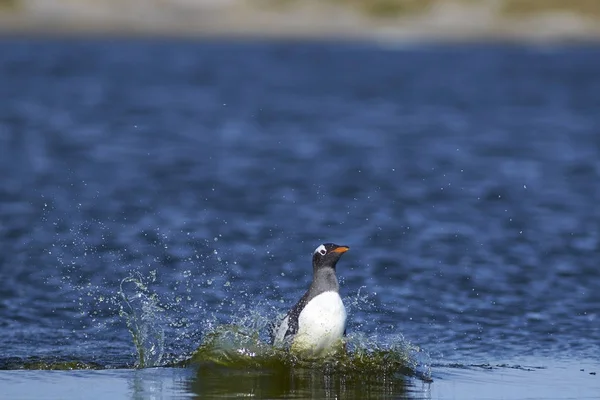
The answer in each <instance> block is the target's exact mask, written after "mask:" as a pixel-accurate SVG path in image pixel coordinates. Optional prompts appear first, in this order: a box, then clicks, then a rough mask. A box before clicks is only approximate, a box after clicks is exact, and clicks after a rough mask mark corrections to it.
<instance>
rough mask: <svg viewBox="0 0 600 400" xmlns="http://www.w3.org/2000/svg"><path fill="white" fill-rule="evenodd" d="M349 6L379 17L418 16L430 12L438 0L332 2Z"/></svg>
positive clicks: (354, 0) (345, 0)
mask: <svg viewBox="0 0 600 400" xmlns="http://www.w3.org/2000/svg"><path fill="white" fill-rule="evenodd" d="M330 1H333V2H335V3H338V4H340V5H344V4H348V5H351V6H353V7H355V8H358V9H361V10H363V11H365V12H366V13H367V14H369V15H373V16H377V17H390V16H398V15H405V14H418V13H422V12H426V11H428V10H429V9H430V8H431V6H432V5H434V4H435V3H436V2H437V1H436V0H330Z"/></svg>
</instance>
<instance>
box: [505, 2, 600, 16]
mask: <svg viewBox="0 0 600 400" xmlns="http://www.w3.org/2000/svg"><path fill="white" fill-rule="evenodd" d="M502 11H503V12H504V13H505V14H507V15H511V16H517V15H527V16H531V15H533V14H539V13H543V12H549V11H568V12H573V13H576V14H580V15H588V16H590V17H600V0H503V4H502Z"/></svg>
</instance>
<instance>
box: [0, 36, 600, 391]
mask: <svg viewBox="0 0 600 400" xmlns="http://www.w3.org/2000/svg"><path fill="white" fill-rule="evenodd" d="M0 101H1V107H0V174H1V175H0V176H1V177H2V178H1V180H0V337H1V338H2V339H1V340H0V369H1V370H0V398H2V399H4V398H6V399H18V398H98V399H101V398H170V397H200V398H211V397H240V396H252V397H256V398H283V397H285V398H409V399H422V398H425V399H454V398H456V399H459V398H460V399H465V398H472V399H483V398H485V399H521V398H528V399H548V398H553V399H595V398H598V394H599V393H600V290H598V287H600V268H599V261H600V206H599V204H600V112H599V107H600V48H599V47H593V46H588V47H574V46H573V47H552V46H530V47H528V46H500V45H463V46H458V45H456V46H424V45H417V44H414V45H405V46H398V47H393V46H389V45H377V44H373V43H371V44H364V43H363V44H360V43H356V44H350V43H344V44H341V43H325V42H324V43H302V42H275V41H271V42H227V41H182V40H155V39H146V40H141V39H140V40H109V39H102V40H100V39H97V40H91V39H86V40H83V39H82V40H74V39H71V40H67V39H62V40H61V39H52V40H43V39H35V40H25V39H4V40H2V41H1V42H0ZM328 241H333V242H336V243H339V244H347V245H349V246H350V247H351V250H350V251H349V252H348V253H347V254H345V255H344V257H343V258H342V260H341V261H340V263H339V265H338V275H339V277H340V280H341V292H342V297H343V299H344V301H345V303H346V306H347V308H348V313H349V321H348V324H349V325H348V332H349V336H348V340H349V343H350V349H351V351H352V352H353V354H354V358H352V359H351V360H333V361H332V362H331V363H330V364H328V366H325V367H324V366H322V365H316V366H315V365H311V366H306V365H299V364H297V363H295V362H291V361H290V360H284V362H282V361H281V360H280V359H277V360H275V359H274V358H273V357H272V356H273V355H272V354H271V355H269V356H266V355H265V354H264V352H265V351H267V352H268V346H265V345H264V344H263V342H264V341H265V340H266V326H267V324H268V322H269V321H270V320H272V319H273V318H276V317H277V316H281V315H282V313H284V312H285V311H286V310H287V309H288V308H289V307H290V306H292V305H293V303H294V302H295V301H296V300H297V299H298V298H299V297H300V296H301V295H302V294H303V292H304V290H305V289H306V287H307V285H308V283H309V282H310V273H311V266H310V258H311V254H312V251H313V250H314V249H315V248H316V247H317V246H318V245H319V244H320V243H322V242H328ZM215 338H216V339H215ZM199 346H202V347H201V349H204V353H202V354H204V355H205V356H203V357H204V358H202V357H200V358H198V356H197V355H196V358H195V359H193V360H192V361H190V357H192V354H194V352H195V351H196V349H198V347H199ZM206 354H208V356H207V355H206ZM403 357H405V358H403ZM275 358H277V357H275ZM292 361H293V360H292ZM49 369H54V370H49Z"/></svg>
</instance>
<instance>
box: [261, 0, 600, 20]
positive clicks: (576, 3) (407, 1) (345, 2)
mask: <svg viewBox="0 0 600 400" xmlns="http://www.w3.org/2000/svg"><path fill="white" fill-rule="evenodd" d="M263 2H264V3H266V4H268V5H270V6H276V7H286V6H292V5H299V4H302V3H303V2H305V0H263ZM319 3H320V2H318V1H315V2H313V4H314V5H318V4H319ZM323 3H327V4H330V5H337V6H340V7H345V6H347V7H352V8H354V9H357V10H360V11H363V12H364V13H365V14H367V15H371V16H375V17H398V16H402V15H414V14H419V13H424V12H427V11H428V10H430V9H431V8H432V7H433V6H435V5H436V4H443V3H454V4H462V5H469V4H471V5H473V6H483V7H485V6H486V3H487V6H489V7H490V8H492V7H493V8H495V7H498V9H499V10H500V11H501V12H502V14H504V15H506V16H532V15H534V14H543V13H545V12H553V11H569V12H573V13H576V14H579V15H588V16H594V17H600V0H322V2H321V4H323ZM305 4H306V3H305Z"/></svg>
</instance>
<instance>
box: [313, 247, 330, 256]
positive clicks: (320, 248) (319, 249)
mask: <svg viewBox="0 0 600 400" xmlns="http://www.w3.org/2000/svg"><path fill="white" fill-rule="evenodd" d="M317 253H319V254H320V255H322V256H324V255H325V254H326V253H327V250H326V249H325V246H323V245H320V246H319V247H317V249H316V250H315V254H317Z"/></svg>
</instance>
